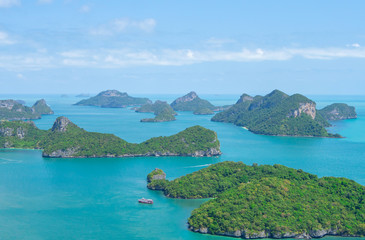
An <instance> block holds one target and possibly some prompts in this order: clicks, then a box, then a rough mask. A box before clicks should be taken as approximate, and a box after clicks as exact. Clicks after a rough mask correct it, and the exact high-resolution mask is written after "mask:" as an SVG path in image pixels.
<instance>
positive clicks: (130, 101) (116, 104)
mask: <svg viewBox="0 0 365 240" xmlns="http://www.w3.org/2000/svg"><path fill="white" fill-rule="evenodd" d="M146 103H152V102H151V100H149V99H148V98H136V97H131V96H129V95H128V94H127V93H125V92H123V93H122V92H119V91H117V90H107V91H103V92H101V93H99V94H98V95H96V96H94V97H91V98H88V99H84V100H81V101H80V102H78V103H76V104H75V105H81V106H98V107H104V108H123V107H127V106H137V105H143V104H146Z"/></svg>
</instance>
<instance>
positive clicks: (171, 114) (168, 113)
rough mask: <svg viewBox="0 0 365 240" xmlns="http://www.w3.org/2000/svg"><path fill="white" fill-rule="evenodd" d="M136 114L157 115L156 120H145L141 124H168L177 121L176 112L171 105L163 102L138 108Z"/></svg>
mask: <svg viewBox="0 0 365 240" xmlns="http://www.w3.org/2000/svg"><path fill="white" fill-rule="evenodd" d="M136 112H153V113H154V114H155V115H156V116H155V118H145V119H142V120H141V122H167V121H174V120H176V119H175V115H176V112H175V111H174V110H173V109H172V108H171V106H170V105H169V104H167V103H166V102H162V101H156V102H155V103H154V104H151V103H147V104H145V105H143V106H141V107H140V108H137V110H136Z"/></svg>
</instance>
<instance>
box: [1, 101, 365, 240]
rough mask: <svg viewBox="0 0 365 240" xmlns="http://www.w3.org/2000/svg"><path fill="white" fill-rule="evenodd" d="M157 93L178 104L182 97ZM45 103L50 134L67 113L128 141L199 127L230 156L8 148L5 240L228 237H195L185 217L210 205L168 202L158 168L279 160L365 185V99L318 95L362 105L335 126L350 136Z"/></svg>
mask: <svg viewBox="0 0 365 240" xmlns="http://www.w3.org/2000/svg"><path fill="white" fill-rule="evenodd" d="M0 97H1V99H5V98H17V99H24V100H26V102H27V104H29V105H31V104H33V102H34V101H35V100H36V99H37V98H39V97H37V96H0ZM149 97H150V98H152V99H157V98H160V99H163V100H173V99H174V98H175V97H176V96H172V95H165V96H153V95H152V96H149ZM203 97H204V98H207V99H209V100H212V101H213V102H214V103H216V104H230V103H234V102H235V101H236V99H237V98H238V96H216V95H208V96H203ZM45 98H46V100H47V102H48V103H49V104H50V105H51V106H52V108H53V109H54V111H55V115H53V116H45V117H43V118H42V119H41V120H37V121H35V122H36V124H37V126H38V127H40V128H42V129H48V128H50V127H51V126H52V123H53V121H54V120H55V118H56V117H57V116H61V115H64V116H67V117H69V118H70V119H71V120H72V121H73V122H75V123H76V124H78V125H79V126H80V127H82V128H84V129H86V130H88V131H98V132H107V133H114V134H116V135H118V136H120V137H122V138H123V139H125V140H127V141H131V142H141V141H144V140H146V139H148V138H150V137H155V136H160V135H171V134H174V133H177V132H179V131H181V130H183V129H185V128H186V127H189V126H192V125H196V124H199V125H202V126H204V127H208V128H210V129H213V130H215V131H216V132H217V133H218V137H219V139H220V141H221V150H222V152H223V155H222V156H220V157H213V158H190V157H163V158H154V157H149V158H123V159H102V158H100V159H44V158H42V156H41V152H40V151H35V150H0V226H1V227H0V239H147V238H148V239H228V238H226V237H215V236H209V235H201V234H197V233H192V232H190V231H188V230H187V226H186V219H187V218H188V217H189V215H190V212H191V211H192V210H193V209H194V208H196V207H198V206H199V205H200V204H201V203H203V202H204V201H205V200H177V199H168V198H165V197H164V196H163V195H162V194H161V193H160V192H155V191H149V190H148V189H147V188H146V181H145V179H146V175H147V174H148V173H149V172H150V171H151V170H153V169H154V168H156V167H158V168H162V169H163V170H164V171H165V172H166V173H167V176H168V178H170V179H173V178H176V177H179V176H181V175H184V174H187V173H190V172H193V171H196V170H198V169H201V168H203V167H205V166H207V165H208V164H212V163H216V162H220V161H226V160H231V161H243V162H244V163H247V164H252V163H259V164H274V163H279V164H283V165H286V166H289V167H294V168H301V169H303V170H305V171H308V172H311V173H314V174H317V175H319V176H339V177H347V178H350V179H353V180H355V181H357V182H359V183H361V184H365V174H364V173H365V162H364V159H365V97H361V96H353V97H351V96H312V97H311V98H312V99H313V100H315V101H317V103H318V106H320V107H321V106H324V105H327V104H329V103H332V102H347V103H349V104H351V105H354V106H355V107H356V108H357V112H358V116H359V118H358V119H356V120H346V121H340V122H335V123H334V127H332V128H331V129H330V130H331V131H332V132H338V133H340V134H342V135H344V136H345V137H346V138H344V139H325V138H293V137H270V136H260V135H254V134H252V133H250V132H248V131H246V130H244V129H242V128H240V127H236V126H233V125H231V124H224V123H215V122H211V121H210V116H195V115H193V114H191V113H189V112H182V113H179V115H178V116H177V121H175V122H168V123H140V122H139V120H140V119H141V118H144V117H147V116H151V114H148V113H135V112H133V111H131V110H129V109H105V108H97V107H80V106H72V105H71V104H72V103H74V102H76V101H78V100H79V99H77V98H74V97H69V98H61V97H59V96H45ZM140 197H146V198H153V199H154V201H155V204H153V205H140V204H138V203H137V199H138V198H140ZM327 239H330V238H327ZM336 239H342V238H336ZM351 239H356V238H351ZM362 239H364V238H362Z"/></svg>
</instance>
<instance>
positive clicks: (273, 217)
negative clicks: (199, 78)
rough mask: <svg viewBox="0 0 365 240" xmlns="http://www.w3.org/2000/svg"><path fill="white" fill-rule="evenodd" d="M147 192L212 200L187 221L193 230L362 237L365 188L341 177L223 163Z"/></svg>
mask: <svg viewBox="0 0 365 240" xmlns="http://www.w3.org/2000/svg"><path fill="white" fill-rule="evenodd" d="M148 187H149V188H150V189H156V190H163V191H164V194H165V195H167V196H169V197H173V198H214V199H211V200H209V201H207V202H206V203H204V204H202V205H201V206H200V207H199V208H198V209H195V210H194V211H193V212H192V214H191V217H190V218H189V220H188V222H189V225H190V227H191V228H192V229H193V230H199V229H201V228H207V229H208V232H209V233H211V234H224V233H232V232H235V231H237V230H240V231H244V232H245V234H248V235H249V236H252V235H253V236H254V235H255V234H257V233H259V232H262V231H265V232H266V233H268V234H269V235H268V236H273V235H276V236H283V235H284V234H285V233H294V234H301V233H310V232H311V231H314V230H334V231H337V234H342V235H349V236H355V235H356V236H364V235H365V224H364V223H365V204H364V199H365V187H364V186H362V185H360V184H358V183H356V182H354V181H352V180H349V179H345V178H335V177H324V178H318V177H317V176H316V175H313V174H310V173H306V172H304V171H302V170H300V169H299V170H295V169H292V168H288V167H285V166H282V165H277V164H276V165H273V166H269V165H260V166H258V165H257V164H254V165H252V166H248V165H245V164H243V163H242V162H222V163H217V164H214V165H211V166H209V167H207V168H205V169H201V170H199V171H197V172H194V173H191V174H188V175H186V176H183V177H180V178H178V179H175V180H173V181H166V180H164V181H161V180H153V181H152V182H151V183H149V184H148ZM256 236H257V235H256Z"/></svg>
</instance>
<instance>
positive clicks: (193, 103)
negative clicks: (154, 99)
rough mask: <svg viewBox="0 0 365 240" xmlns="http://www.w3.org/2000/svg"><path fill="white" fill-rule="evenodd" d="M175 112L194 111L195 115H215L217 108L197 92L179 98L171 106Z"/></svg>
mask: <svg viewBox="0 0 365 240" xmlns="http://www.w3.org/2000/svg"><path fill="white" fill-rule="evenodd" d="M170 105H171V107H172V108H173V109H174V110H175V111H192V112H194V114H213V110H214V109H216V107H215V106H214V105H213V104H211V103H210V102H209V101H207V100H204V99H201V98H200V97H199V96H198V95H197V94H196V93H195V92H190V93H188V94H186V95H185V96H182V97H179V98H177V99H176V100H175V101H173V102H172V103H171V104H170Z"/></svg>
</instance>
